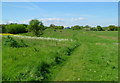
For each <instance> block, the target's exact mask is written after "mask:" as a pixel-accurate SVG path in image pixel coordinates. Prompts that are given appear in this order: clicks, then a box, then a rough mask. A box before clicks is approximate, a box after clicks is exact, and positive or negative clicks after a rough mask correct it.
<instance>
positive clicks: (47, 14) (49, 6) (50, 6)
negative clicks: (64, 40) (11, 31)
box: [2, 2, 118, 26]
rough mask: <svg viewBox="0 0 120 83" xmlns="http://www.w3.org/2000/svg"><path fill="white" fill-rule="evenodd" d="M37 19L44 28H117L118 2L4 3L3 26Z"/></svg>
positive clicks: (26, 22)
mask: <svg viewBox="0 0 120 83" xmlns="http://www.w3.org/2000/svg"><path fill="white" fill-rule="evenodd" d="M31 19H38V20H40V21H42V22H43V24H44V25H46V26H49V25H50V24H55V25H63V26H74V25H81V26H84V25H90V26H97V25H101V26H109V25H118V3H117V2H3V3H2V23H20V24H21V23H24V24H28V23H29V21H30V20H31Z"/></svg>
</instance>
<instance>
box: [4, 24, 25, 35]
mask: <svg viewBox="0 0 120 83" xmlns="http://www.w3.org/2000/svg"><path fill="white" fill-rule="evenodd" d="M5 29H6V32H7V33H12V34H17V33H25V32H27V31H26V27H25V26H24V25H23V24H9V25H6V27H5Z"/></svg>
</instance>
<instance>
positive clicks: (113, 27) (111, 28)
mask: <svg viewBox="0 0 120 83" xmlns="http://www.w3.org/2000/svg"><path fill="white" fill-rule="evenodd" d="M117 30H118V27H117V26H114V25H110V26H108V31H117Z"/></svg>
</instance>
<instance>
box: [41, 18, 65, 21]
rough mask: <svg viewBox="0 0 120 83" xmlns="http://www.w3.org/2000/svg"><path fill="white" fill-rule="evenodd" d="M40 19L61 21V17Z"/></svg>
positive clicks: (43, 19)
mask: <svg viewBox="0 0 120 83" xmlns="http://www.w3.org/2000/svg"><path fill="white" fill-rule="evenodd" d="M40 20H41V21H63V20H64V19H62V18H42V19H40Z"/></svg>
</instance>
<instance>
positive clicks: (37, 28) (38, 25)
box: [28, 19, 44, 36]
mask: <svg viewBox="0 0 120 83" xmlns="http://www.w3.org/2000/svg"><path fill="white" fill-rule="evenodd" d="M28 30H29V31H31V32H33V34H34V35H35V36H40V35H41V34H43V30H44V25H43V23H42V22H41V21H39V20H37V19H33V20H31V21H30V22H29V26H28Z"/></svg>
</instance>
